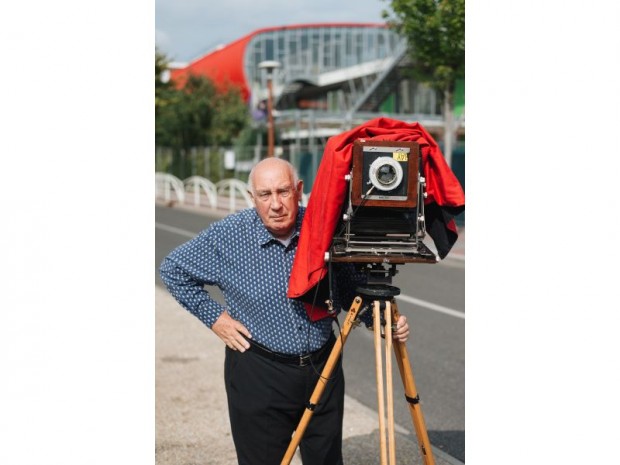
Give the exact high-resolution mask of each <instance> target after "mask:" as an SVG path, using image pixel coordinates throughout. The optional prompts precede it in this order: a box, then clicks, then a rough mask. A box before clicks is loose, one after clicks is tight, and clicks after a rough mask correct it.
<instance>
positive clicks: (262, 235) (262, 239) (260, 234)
mask: <svg viewBox="0 0 620 465" xmlns="http://www.w3.org/2000/svg"><path fill="white" fill-rule="evenodd" d="M305 211H306V208H305V207H302V206H300V207H299V211H298V212H297V219H296V220H295V230H294V232H293V235H292V236H291V243H290V244H289V247H290V246H291V245H292V244H294V243H296V242H297V237H298V236H299V232H300V231H301V223H302V220H303V217H304V213H305ZM254 224H255V225H256V233H257V234H256V236H257V240H258V245H260V246H265V245H267V244H269V243H270V242H279V241H278V240H277V239H276V238H275V237H273V235H272V234H271V233H270V232H269V231H268V230H267V228H266V227H265V225H264V224H263V222H262V221H261V219H260V216H258V212H257V211H256V208H255V209H254Z"/></svg>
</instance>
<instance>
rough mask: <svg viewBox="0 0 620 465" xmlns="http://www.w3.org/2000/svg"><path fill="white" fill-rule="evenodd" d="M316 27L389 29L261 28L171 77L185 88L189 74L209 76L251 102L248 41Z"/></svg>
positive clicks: (219, 86) (330, 24)
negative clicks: (245, 60) (265, 34)
mask: <svg viewBox="0 0 620 465" xmlns="http://www.w3.org/2000/svg"><path fill="white" fill-rule="evenodd" d="M316 27H387V26H386V24H383V23H310V24H294V25H290V26H274V27H266V28H263V29H257V30H256V31H254V32H251V33H249V34H248V35H246V36H243V37H241V38H240V39H237V40H235V41H234V42H231V43H230V44H227V45H224V46H222V47H221V48H219V49H216V50H215V51H213V52H210V53H208V54H206V55H204V56H203V57H201V58H198V59H197V60H195V61H193V62H191V63H190V64H189V65H188V66H186V67H185V68H181V69H173V70H170V78H171V79H172V80H173V81H174V83H175V85H176V86H177V87H183V85H184V84H185V81H186V79H187V76H188V75H189V74H196V75H202V76H207V77H209V78H210V79H211V80H212V81H213V82H214V83H215V85H216V86H217V87H218V89H220V90H225V89H228V88H229V87H231V86H234V87H237V88H238V89H239V90H240V91H241V95H242V96H243V98H244V100H246V101H247V100H248V98H249V96H250V89H249V87H248V84H247V81H246V79H245V72H244V69H243V54H244V52H245V47H246V45H247V44H248V42H249V41H250V40H251V39H252V38H253V37H254V36H257V35H258V34H261V33H263V32H271V31H279V30H286V29H308V28H316Z"/></svg>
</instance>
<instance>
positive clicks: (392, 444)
mask: <svg viewBox="0 0 620 465" xmlns="http://www.w3.org/2000/svg"><path fill="white" fill-rule="evenodd" d="M385 305H386V306H385V376H386V381H385V383H386V393H387V421H388V451H389V454H390V455H389V459H390V461H389V464H390V465H396V439H395V437H394V388H393V383H392V311H391V308H390V302H389V301H387V302H386V303H385Z"/></svg>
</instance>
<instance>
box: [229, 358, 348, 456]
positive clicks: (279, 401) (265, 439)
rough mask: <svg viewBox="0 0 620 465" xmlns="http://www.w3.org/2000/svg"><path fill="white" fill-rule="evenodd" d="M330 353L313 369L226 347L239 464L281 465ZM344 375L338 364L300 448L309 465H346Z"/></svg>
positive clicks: (230, 407)
mask: <svg viewBox="0 0 620 465" xmlns="http://www.w3.org/2000/svg"><path fill="white" fill-rule="evenodd" d="M329 353H330V350H326V351H325V356H324V357H323V359H322V360H321V361H319V362H318V363H315V364H314V365H306V366H303V367H300V366H295V365H287V364H284V363H281V362H277V361H272V360H269V359H267V358H265V357H262V356H261V355H258V354H255V353H253V352H252V350H248V351H246V352H244V353H240V352H237V351H233V350H231V349H228V348H226V360H225V367H224V380H225V384H226V394H227V396H228V411H229V415H230V425H231V430H232V435H233V441H234V443H235V449H236V451H237V459H238V461H239V465H279V464H280V463H281V461H282V459H283V458H284V454H285V453H286V449H287V448H288V446H289V444H290V442H291V436H292V433H293V432H294V431H295V429H296V428H297V425H298V424H299V421H300V419H301V417H302V415H303V413H304V410H305V408H306V405H307V403H308V401H309V400H310V396H311V395H312V392H313V391H314V388H315V386H316V383H317V381H318V379H319V377H320V376H319V374H320V372H321V370H322V369H323V367H324V365H325V362H326V361H327V358H328V357H329ZM343 413H344V375H343V372H342V365H341V362H340V361H339V362H338V363H337V365H336V367H335V368H334V370H333V372H332V375H331V377H330V379H329V380H328V381H327V385H326V387H325V390H324V391H323V395H322V396H321V399H320V401H319V404H318V405H317V406H316V408H315V410H314V413H313V416H312V418H311V419H310V422H309V423H308V427H307V428H306V431H305V433H304V436H303V438H302V440H301V443H300V445H299V449H300V452H301V458H302V462H303V464H304V465H342V419H343Z"/></svg>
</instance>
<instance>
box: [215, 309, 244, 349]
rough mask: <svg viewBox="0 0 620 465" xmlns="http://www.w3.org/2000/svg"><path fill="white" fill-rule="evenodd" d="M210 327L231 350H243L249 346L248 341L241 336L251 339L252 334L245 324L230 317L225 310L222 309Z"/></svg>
mask: <svg viewBox="0 0 620 465" xmlns="http://www.w3.org/2000/svg"><path fill="white" fill-rule="evenodd" d="M211 329H212V330H213V332H214V333H215V334H217V335H218V337H219V338H220V339H221V340H222V341H224V343H225V344H226V345H227V346H228V347H230V348H231V349H232V350H238V351H239V352H245V351H246V350H247V349H249V348H250V343H249V342H248V341H247V340H246V339H245V338H244V337H243V336H245V337H247V338H248V339H251V338H252V335H251V334H250V332H249V331H248V329H247V328H246V327H245V326H243V325H242V324H241V323H240V322H238V321H237V320H235V319H234V318H233V317H231V316H230V315H229V314H228V312H227V311H224V312H223V313H222V314H221V315H220V317H219V318H218V319H217V320H215V323H213V326H211Z"/></svg>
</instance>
